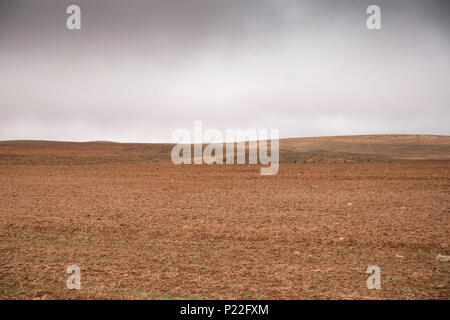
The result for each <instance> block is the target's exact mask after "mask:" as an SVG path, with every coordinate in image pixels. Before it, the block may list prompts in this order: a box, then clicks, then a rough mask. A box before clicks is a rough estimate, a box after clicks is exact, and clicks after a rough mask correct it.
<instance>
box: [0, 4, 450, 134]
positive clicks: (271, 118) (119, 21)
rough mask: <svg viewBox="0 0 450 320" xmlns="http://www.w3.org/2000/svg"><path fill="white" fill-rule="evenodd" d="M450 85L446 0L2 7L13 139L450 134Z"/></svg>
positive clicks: (2, 69)
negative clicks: (73, 21) (205, 132)
mask: <svg viewBox="0 0 450 320" xmlns="http://www.w3.org/2000/svg"><path fill="white" fill-rule="evenodd" d="M70 4H78V5H80V7H81V12H82V13H81V26H82V29H81V30H68V29H67V28H66V19H67V17H68V15H67V14H66V8H67V6H68V5H70ZM369 4H378V5H379V6H380V7H381V23H382V29H381V30H372V31H370V30H368V29H367V27H366V19H367V17H368V15H367V14H366V8H367V6H368V5H369ZM449 84H450V1H447V0H443V1H433V0H428V1H425V0H424V1H420V0H417V1H414V0H409V1H408V0H405V1H401V0H395V1H392V0H391V1H381V0H372V1H358V0H354V1H350V0H349V1H335V0H328V1H320V0H308V1H300V0H221V1H216V0H177V1H175V0H157V1H156V0H155V1H154V0H147V1H137V0H127V1H125V0H123V1H112V0H96V1H92V0H86V1H75V0H72V1H63V0H52V1H50V0H40V1H22V0H10V1H4V0H0V112H1V116H0V140H10V139H11V140H12V139H14V140H15V139H43V140H44V139H45V140H72V141H88V140H111V141H123V142H131V141H137V142H138V141H139V142H164V141H165V142H170V138H171V133H172V131H173V130H175V129H177V128H186V129H189V128H192V125H193V121H194V120H201V121H203V124H204V127H206V128H217V129H225V128H244V129H245V128H267V129H270V128H279V129H280V136H281V137H303V136H323V135H349V134H374V133H413V134H444V135H449V134H450V125H449V122H450V121H449V120H450V89H449Z"/></svg>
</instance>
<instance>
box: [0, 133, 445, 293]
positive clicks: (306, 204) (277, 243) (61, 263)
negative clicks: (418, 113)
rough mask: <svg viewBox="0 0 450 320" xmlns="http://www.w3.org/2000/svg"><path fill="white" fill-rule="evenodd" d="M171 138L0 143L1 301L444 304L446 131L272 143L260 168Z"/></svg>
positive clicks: (290, 140)
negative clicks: (376, 277) (369, 282)
mask: <svg viewBox="0 0 450 320" xmlns="http://www.w3.org/2000/svg"><path fill="white" fill-rule="evenodd" d="M171 148H172V146H171V145H163V144H160V145H153V144H118V143H102V142H98V143H63V142H30V141H7V142H0V298H2V299H33V298H44V299H45V298H48V299H52V298H54V299H217V298H218V299H328V298H331V299H369V298H370V299H372V298H375V299H449V297H450V290H449V278H450V269H449V268H450V267H449V262H443V261H439V260H437V259H436V256H437V255H438V254H442V255H446V256H448V255H450V247H449V235H450V228H449V226H450V137H445V136H441V137H439V136H366V137H330V138H311V139H289V140H284V141H281V148H280V152H281V156H280V159H281V163H280V170H279V172H278V174H277V175H274V176H261V175H260V172H259V166H257V165H211V166H208V165H181V166H176V165H173V164H172V163H171V162H170V160H169V155H170V150H171ZM73 264H75V265H77V266H79V267H80V269H81V289H80V290H69V289H67V287H66V280H67V277H68V275H67V274H66V268H67V267H68V266H69V265H73ZM369 265H378V266H379V267H380V268H381V285H382V287H381V289H380V290H368V289H367V287H366V279H367V278H368V276H369V274H366V269H367V267H368V266H369Z"/></svg>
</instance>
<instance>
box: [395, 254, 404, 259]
mask: <svg viewBox="0 0 450 320" xmlns="http://www.w3.org/2000/svg"><path fill="white" fill-rule="evenodd" d="M395 257H396V258H399V259H404V258H405V257H404V256H402V255H401V254H396V255H395Z"/></svg>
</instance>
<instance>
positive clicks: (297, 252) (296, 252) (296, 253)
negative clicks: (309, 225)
mask: <svg viewBox="0 0 450 320" xmlns="http://www.w3.org/2000/svg"><path fill="white" fill-rule="evenodd" d="M294 254H295V255H296V256H299V255H301V254H302V253H301V252H300V251H294Z"/></svg>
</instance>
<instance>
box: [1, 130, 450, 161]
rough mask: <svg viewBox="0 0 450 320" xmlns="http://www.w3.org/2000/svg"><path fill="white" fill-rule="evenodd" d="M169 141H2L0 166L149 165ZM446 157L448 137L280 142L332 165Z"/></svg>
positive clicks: (289, 156) (296, 155)
mask: <svg viewBox="0 0 450 320" xmlns="http://www.w3.org/2000/svg"><path fill="white" fill-rule="evenodd" d="M172 147H173V144H161V143H155V144H152V143H113V142H108V141H92V142H61V141H24V140H15V141H0V165H5V164H104V163H120V162H144V163H152V162H159V161H168V160H170V151H171V150H172ZM395 160H450V136H438V135H361V136H333V137H317V138H290V139H281V140H280V161H281V162H282V163H283V162H288V163H330V162H331V163H333V162H338V163H339V162H345V163H347V162H361V161H368V162H370V161H395Z"/></svg>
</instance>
